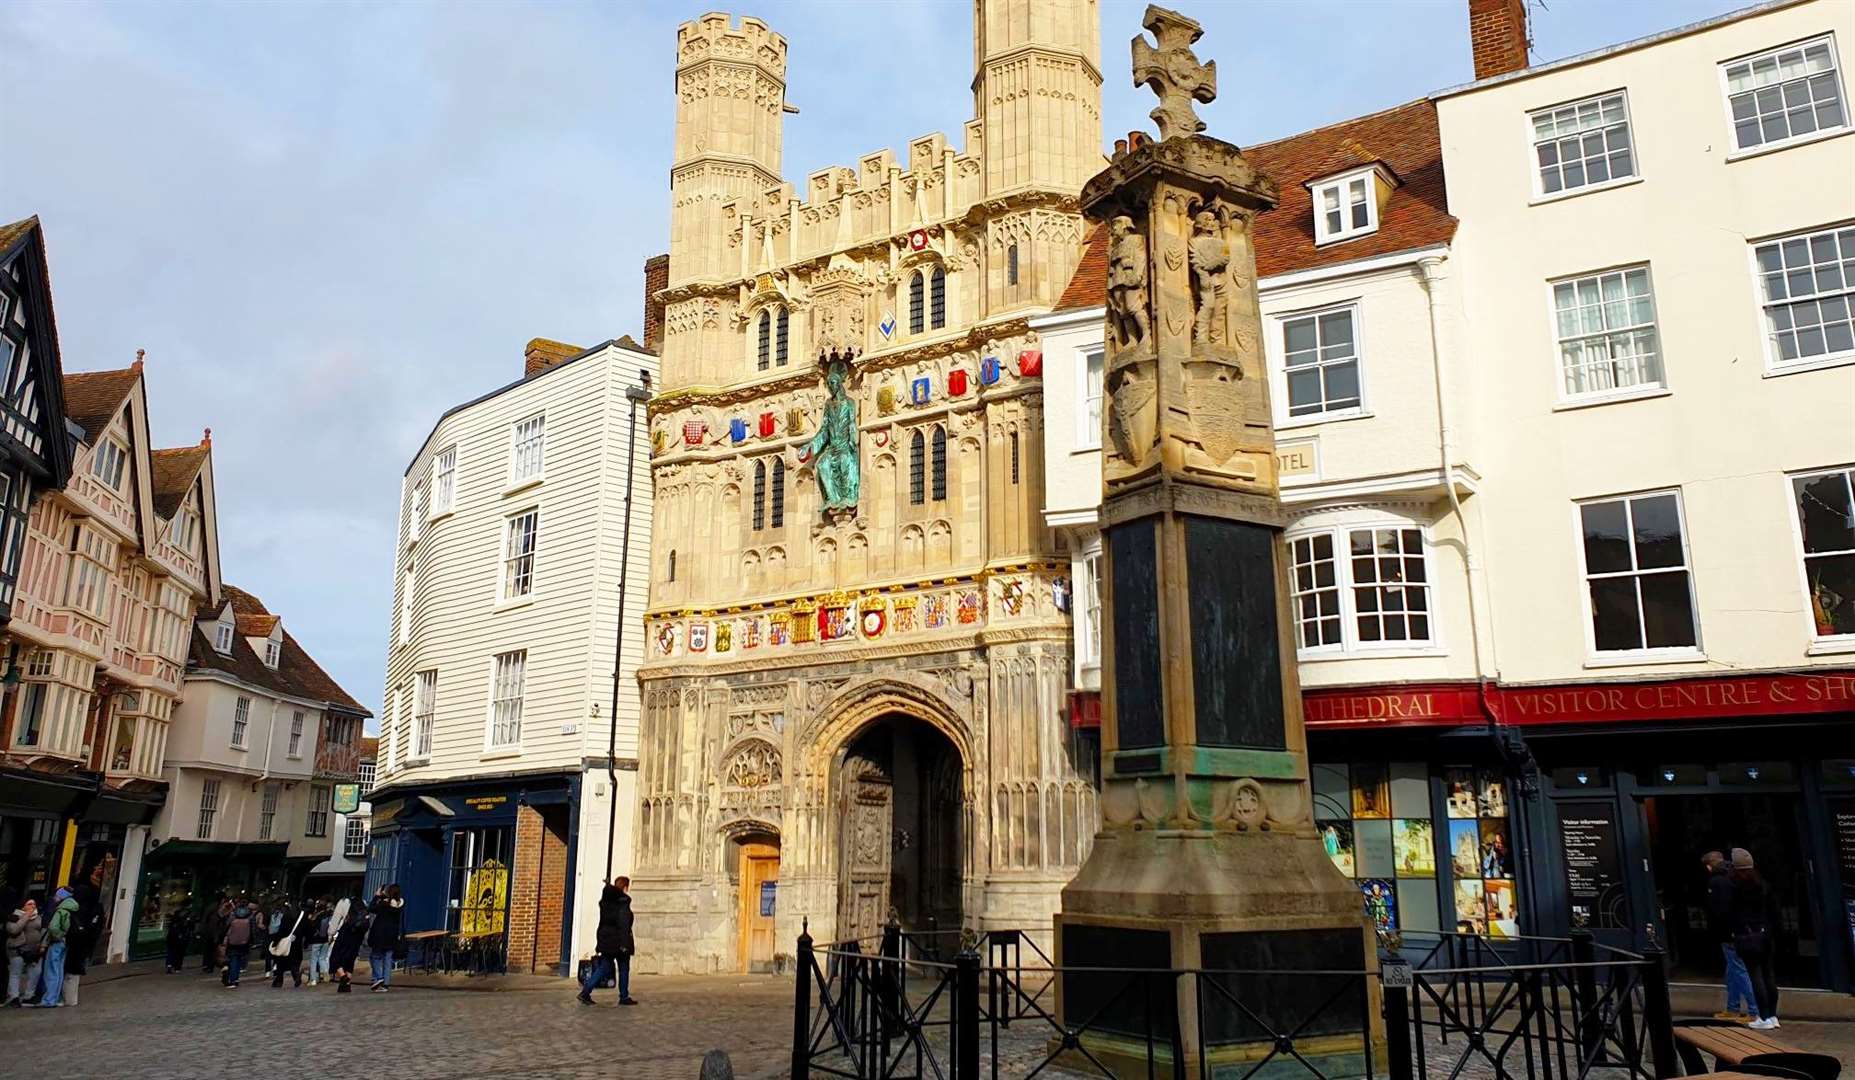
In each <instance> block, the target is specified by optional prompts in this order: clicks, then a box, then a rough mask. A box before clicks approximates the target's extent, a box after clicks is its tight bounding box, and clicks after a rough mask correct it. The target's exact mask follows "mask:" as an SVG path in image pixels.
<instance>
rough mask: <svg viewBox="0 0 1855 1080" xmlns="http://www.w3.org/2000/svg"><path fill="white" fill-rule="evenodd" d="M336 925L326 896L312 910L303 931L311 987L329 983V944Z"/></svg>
mask: <svg viewBox="0 0 1855 1080" xmlns="http://www.w3.org/2000/svg"><path fill="white" fill-rule="evenodd" d="M335 925H336V924H335V913H334V911H333V910H332V909H331V908H330V906H329V898H328V897H326V896H324V897H322V898H321V899H320V900H317V901H316V902H315V905H314V906H313V907H312V908H311V909H310V912H309V921H308V923H307V925H306V927H305V929H304V930H303V937H304V940H305V941H306V942H307V947H306V949H305V953H304V955H306V956H307V957H308V958H309V985H311V986H317V985H319V984H321V983H325V982H327V981H328V954H329V944H330V942H331V941H332V940H333V938H334V935H335Z"/></svg>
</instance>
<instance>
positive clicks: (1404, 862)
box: [1313, 762, 1444, 932]
mask: <svg viewBox="0 0 1855 1080" xmlns="http://www.w3.org/2000/svg"><path fill="white" fill-rule="evenodd" d="M1313 781H1314V819H1315V827H1316V828H1317V829H1318V830H1319V832H1320V838H1321V844H1322V845H1323V846H1324V847H1325V848H1326V850H1327V857H1328V858H1329V859H1332V860H1333V865H1335V866H1337V867H1339V868H1340V872H1341V873H1343V874H1345V875H1346V876H1347V877H1349V878H1352V879H1353V881H1354V882H1355V883H1356V884H1357V885H1358V886H1359V892H1360V895H1361V897H1362V900H1363V902H1364V904H1365V910H1366V914H1367V915H1368V916H1370V917H1371V918H1372V921H1373V923H1374V925H1376V926H1377V927H1378V928H1379V929H1380V930H1406V931H1430V932H1435V931H1437V930H1440V929H1443V928H1444V927H1443V924H1442V921H1441V905H1440V903H1439V896H1438V884H1439V882H1438V878H1437V832H1436V819H1435V816H1434V811H1433V808H1432V804H1431V800H1430V769H1429V766H1428V765H1426V764H1425V763H1423V762H1392V763H1389V764H1384V763H1378V762H1366V763H1357V764H1348V765H1316V766H1314V770H1313Z"/></svg>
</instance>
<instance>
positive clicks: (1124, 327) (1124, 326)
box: [1102, 214, 1159, 478]
mask: <svg viewBox="0 0 1855 1080" xmlns="http://www.w3.org/2000/svg"><path fill="white" fill-rule="evenodd" d="M1108 231H1109V248H1108V335H1107V336H1108V342H1109V344H1110V345H1111V346H1112V350H1111V352H1110V355H1109V358H1108V365H1107V367H1108V370H1107V372H1106V373H1105V375H1104V380H1105V383H1106V386H1105V389H1106V391H1107V393H1106V398H1107V408H1106V409H1104V410H1103V413H1102V426H1103V427H1104V428H1105V429H1106V430H1105V436H1106V437H1105V440H1104V442H1105V444H1106V445H1107V447H1108V448H1109V453H1108V457H1107V460H1106V461H1105V462H1104V463H1103V464H1104V467H1105V468H1106V469H1107V470H1108V472H1109V474H1110V475H1111V476H1114V477H1117V478H1119V477H1124V476H1128V475H1132V474H1134V473H1138V472H1139V471H1140V470H1141V469H1143V468H1144V467H1145V466H1146V464H1147V459H1148V457H1149V456H1150V454H1151V451H1152V449H1153V442H1154V439H1155V438H1156V437H1157V435H1158V426H1159V417H1158V404H1159V399H1158V386H1157V385H1156V380H1155V375H1156V368H1157V364H1156V360H1155V357H1156V353H1155V344H1156V343H1155V341H1154V338H1153V322H1152V314H1151V307H1152V294H1151V292H1150V290H1149V288H1148V271H1149V260H1148V255H1147V242H1146V237H1145V236H1143V235H1141V233H1140V232H1139V230H1137V229H1136V228H1135V227H1134V219H1133V218H1131V217H1129V216H1127V215H1125V214H1121V215H1118V216H1116V217H1115V218H1114V219H1113V220H1112V221H1110V222H1109V225H1108Z"/></svg>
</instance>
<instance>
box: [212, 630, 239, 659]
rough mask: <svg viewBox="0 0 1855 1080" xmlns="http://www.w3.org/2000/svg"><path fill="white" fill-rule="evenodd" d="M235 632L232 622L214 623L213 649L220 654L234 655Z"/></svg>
mask: <svg viewBox="0 0 1855 1080" xmlns="http://www.w3.org/2000/svg"><path fill="white" fill-rule="evenodd" d="M233 633H234V629H233V626H232V624H231V623H216V624H214V626H213V651H214V652H216V653H218V654H220V655H221V656H230V655H232V635H233Z"/></svg>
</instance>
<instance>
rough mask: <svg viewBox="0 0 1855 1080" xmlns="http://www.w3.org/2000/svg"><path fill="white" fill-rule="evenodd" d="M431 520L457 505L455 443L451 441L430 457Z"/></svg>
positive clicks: (447, 512)
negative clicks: (450, 443) (434, 455)
mask: <svg viewBox="0 0 1855 1080" xmlns="http://www.w3.org/2000/svg"><path fill="white" fill-rule="evenodd" d="M431 493H432V498H431V520H433V521H436V520H438V519H439V518H441V517H443V516H445V515H446V514H449V513H450V512H451V511H452V510H454V509H456V507H457V445H456V444H455V443H453V444H452V445H450V446H447V447H445V448H444V449H443V450H440V451H438V454H437V456H436V457H434V458H432V485H431Z"/></svg>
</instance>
